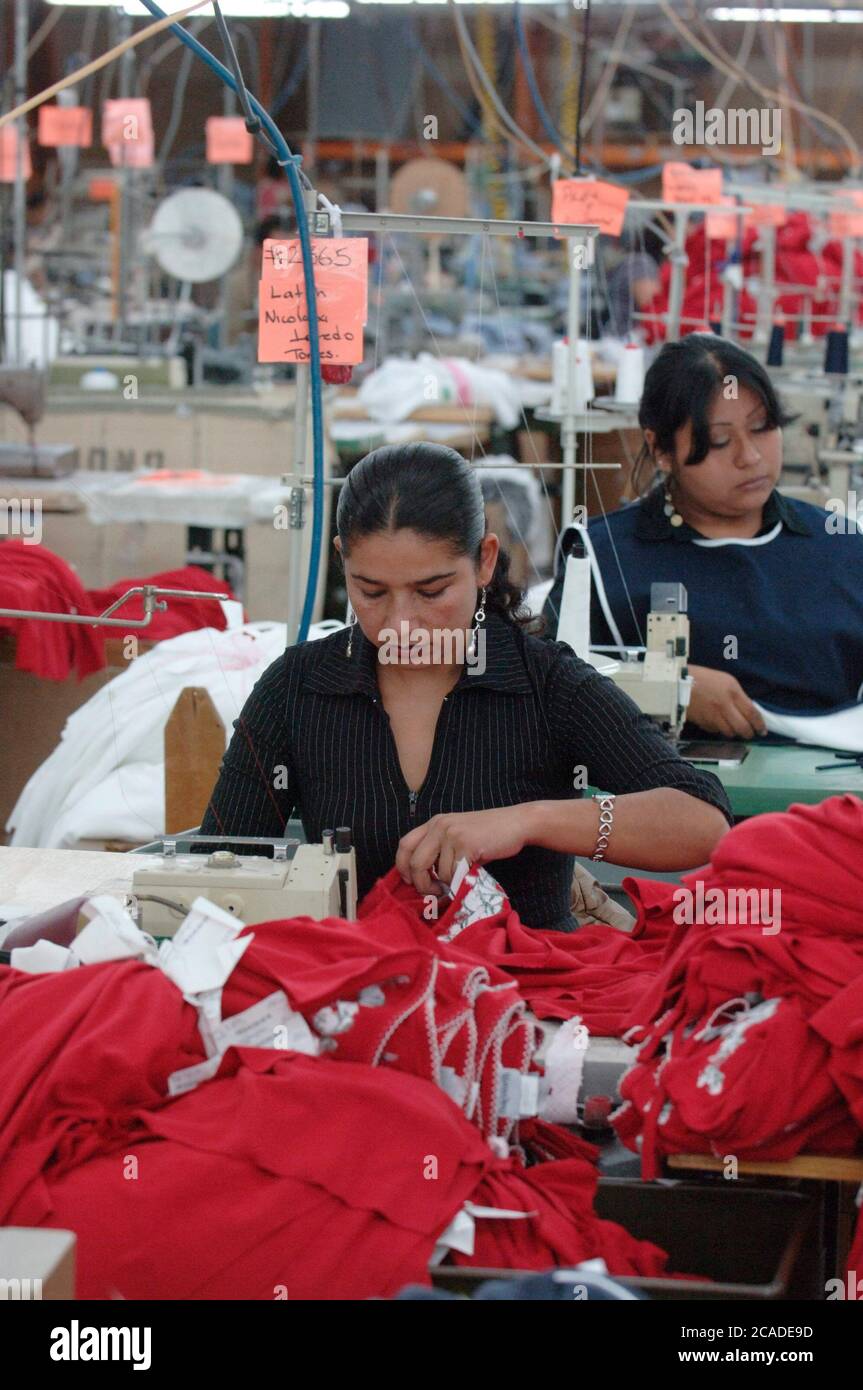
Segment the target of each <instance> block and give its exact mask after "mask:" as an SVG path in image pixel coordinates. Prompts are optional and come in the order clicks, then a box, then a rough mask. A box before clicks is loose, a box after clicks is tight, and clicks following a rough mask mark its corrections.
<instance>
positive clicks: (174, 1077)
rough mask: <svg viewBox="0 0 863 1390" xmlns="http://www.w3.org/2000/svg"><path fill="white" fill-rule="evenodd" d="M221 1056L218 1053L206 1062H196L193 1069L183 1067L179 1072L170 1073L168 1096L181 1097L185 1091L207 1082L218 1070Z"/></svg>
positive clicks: (192, 1089)
mask: <svg viewBox="0 0 863 1390" xmlns="http://www.w3.org/2000/svg"><path fill="white" fill-rule="evenodd" d="M222 1056H223V1054H222V1053H221V1052H220V1053H219V1054H218V1055H217V1056H215V1057H210V1058H208V1060H207V1061H206V1062H198V1063H197V1065H196V1066H194V1067H183V1068H182V1069H181V1070H180V1071H173V1072H171V1075H170V1076H169V1077H168V1095H169V1096H183V1095H185V1094H186V1092H187V1091H194V1089H195V1087H196V1086H200V1084H201V1082H202V1081H209V1080H210V1077H211V1076H215V1075H216V1072H217V1071H218V1070H219V1066H220V1064H221V1061H222Z"/></svg>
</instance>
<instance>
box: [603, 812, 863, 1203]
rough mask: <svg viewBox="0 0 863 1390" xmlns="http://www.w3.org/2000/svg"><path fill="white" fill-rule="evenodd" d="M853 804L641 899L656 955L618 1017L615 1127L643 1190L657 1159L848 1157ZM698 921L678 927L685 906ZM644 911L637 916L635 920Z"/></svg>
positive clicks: (743, 837) (857, 997)
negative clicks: (619, 1101)
mask: <svg viewBox="0 0 863 1390" xmlns="http://www.w3.org/2000/svg"><path fill="white" fill-rule="evenodd" d="M861 846H863V803H861V802H860V801H859V800H858V799H857V798H856V797H854V796H850V795H846V796H841V797H832V798H831V799H829V800H828V801H825V802H822V803H821V804H820V805H818V806H792V807H791V808H790V810H789V811H787V812H784V813H783V814H781V815H764V816H757V817H754V818H753V819H751V820H748V821H746V822H745V823H744V824H742V825H740V826H738V827H736V828H735V829H734V830H732V831H730V832H729V833H728V834H727V835H725V836H724V837H723V838H722V839H721V840H720V842H719V844H718V845H717V847H716V850H715V851H714V854H713V857H712V863H711V865H710V866H709V868H708V869H707V870H703V871H699V872H698V873H697V874H690V875H688V876H687V877H686V878H684V880H683V885H684V889H685V890H686V891H687V892H688V893H689V894H691V897H690V898H689V900H688V903H687V901H686V900H685V898H684V896H683V890H681V889H680V888H674V887H672V886H669V887H668V888H667V889H666V894H665V901H664V902H663V901H662V899H661V898H660V897H658V896H657V888H658V885H656V884H654V883H650V884H642V883H640V882H639V883H637V884H635V885H634V886H633V888H631V889H630V891H631V892H633V895H634V896H637V894H638V892H639V891H640V890H644V892H645V894H646V895H649V904H650V906H649V909H647V910H648V911H649V912H650V913H651V914H653V916H654V917H655V918H657V919H658V920H660V921H664V923H665V926H666V928H667V929H668V931H669V933H670V936H669V945H668V949H667V955H666V959H665V962H664V964H663V967H662V969H661V971H660V973H659V975H658V977H657V979H656V980H655V982H654V984H653V985H652V986H651V987H650V988H649V989H648V990H647V992H646V993H645V995H644V996H643V998H642V999H641V1001H640V1003H639V1004H638V1005H637V1007H636V1008H635V1010H634V1011H633V1015H632V1020H631V1022H632V1025H633V1027H632V1030H631V1033H630V1034H629V1035H628V1038H629V1041H632V1042H635V1043H638V1044H640V1046H639V1052H638V1060H637V1063H636V1065H635V1066H634V1067H633V1068H632V1069H631V1070H630V1071H629V1072H628V1073H627V1074H626V1075H625V1076H624V1078H623V1080H622V1082H621V1087H620V1091H621V1096H622V1098H623V1102H624V1104H623V1106H622V1108H621V1109H620V1110H619V1111H618V1112H617V1113H616V1115H615V1116H614V1117H613V1118H614V1123H615V1127H616V1129H617V1131H618V1133H619V1135H620V1136H621V1138H622V1139H623V1141H624V1142H625V1143H626V1144H627V1145H629V1147H631V1148H640V1149H641V1153H642V1171H643V1174H644V1176H645V1177H647V1178H651V1177H655V1176H656V1175H657V1173H658V1170H659V1159H660V1156H661V1155H662V1154H668V1153H685V1152H692V1153H714V1154H719V1155H726V1154H734V1155H736V1156H737V1157H738V1158H739V1159H747V1158H749V1159H752V1158H772V1159H780V1160H781V1159H787V1158H791V1157H792V1156H793V1155H795V1154H797V1153H801V1152H803V1151H806V1150H809V1151H811V1152H818V1153H849V1152H852V1151H853V1150H854V1149H855V1148H856V1147H857V1145H858V1144H859V1143H860V1125H861V1116H863V1107H861V1103H860V1101H861V1092H863V1012H861V1008H863V854H861ZM699 898H700V900H701V902H702V908H701V910H700V913H699V914H698V915H700V917H701V918H702V919H703V920H701V921H698V920H697V919H696V921H695V922H687V921H686V920H685V918H686V916H687V915H690V916H691V910H692V907H693V905H694V904H695V903H697V902H698V901H699ZM644 910H645V909H644V907H642V915H643V913H644Z"/></svg>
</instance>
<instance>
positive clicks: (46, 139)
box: [39, 106, 93, 149]
mask: <svg viewBox="0 0 863 1390" xmlns="http://www.w3.org/2000/svg"><path fill="white" fill-rule="evenodd" d="M92 143H93V112H92V111H91V110H90V108H89V107H88V106H40V107H39V144H40V145H52V146H57V145H80V146H81V148H82V149H84V148H86V147H87V146H89V145H92Z"/></svg>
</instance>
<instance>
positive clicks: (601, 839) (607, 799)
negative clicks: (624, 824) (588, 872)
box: [593, 795, 614, 859]
mask: <svg viewBox="0 0 863 1390" xmlns="http://www.w3.org/2000/svg"><path fill="white" fill-rule="evenodd" d="M593 799H594V801H598V802H599V833H598V835H597V839H596V849H595V850H594V851H593V857H594V859H604V858H605V851H606V850H607V849H608V837H609V836H610V834H611V831H612V827H613V825H614V797H613V796H612V795H609V796H601V795H596V796H594V798H593Z"/></svg>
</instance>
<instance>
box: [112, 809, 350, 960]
mask: <svg viewBox="0 0 863 1390" xmlns="http://www.w3.org/2000/svg"><path fill="white" fill-rule="evenodd" d="M226 843H230V844H231V845H246V844H248V845H250V846H259V845H263V844H269V845H272V846H273V858H272V859H270V858H269V857H267V856H266V855H263V854H237V853H235V852H234V850H231V849H225V848H222V849H214V850H212V851H211V852H210V853H208V854H195V853H178V848H179V847H180V846H186V845H189V846H193V845H203V844H213V845H222V846H224V845H225V844H226ZM162 845H163V852H162V853H161V854H154V855H152V856H151V858H152V861H153V862H152V867H151V866H150V865H148V866H147V868H145V869H137V870H136V871H135V874H134V876H133V878H132V903H131V909H132V911H133V913H136V914H137V919H138V926H139V927H140V928H141V929H142V931H145V932H148V933H149V934H150V935H151V936H173V935H174V933H175V932H176V931H177V929H178V927H179V926H180V925H181V924H182V922H183V919H184V917H185V916H186V914H187V912H188V911H189V909H190V908H191V905H192V903H193V901H194V900H195V898H197V897H204V898H207V899H208V900H209V901H210V902H212V903H215V904H216V906H217V907H221V908H223V909H224V910H225V911H226V912H231V913H233V914H234V915H235V916H236V917H237V918H238V920H239V921H241V922H244V923H245V924H246V925H247V926H248V925H251V924H253V923H255V922H270V921H274V920H277V919H279V918H283V917H285V918H287V917H313V918H314V919H315V920H317V921H320V920H322V919H323V918H324V917H342V918H346V919H348V920H351V919H353V918H354V917H355V916H356V909H357V871H356V855H355V852H354V850H353V848H352V846H351V832H350V829H349V828H348V827H346V826H340V827H339V828H338V830H336V831H325V832H324V843H323V844H320V845H304V844H301V843H300V842H299V840H266V839H261V838H258V837H248V838H246V837H240V836H228V837H226V836H223V835H222V836H213V835H208V836H203V835H183V836H182V837H175V838H171V837H168V836H166V837H164V838H163V840H162Z"/></svg>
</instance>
